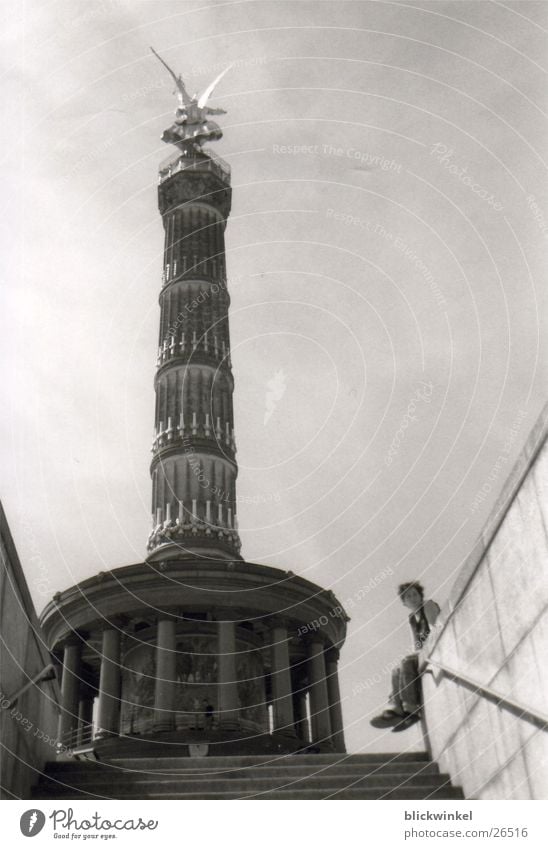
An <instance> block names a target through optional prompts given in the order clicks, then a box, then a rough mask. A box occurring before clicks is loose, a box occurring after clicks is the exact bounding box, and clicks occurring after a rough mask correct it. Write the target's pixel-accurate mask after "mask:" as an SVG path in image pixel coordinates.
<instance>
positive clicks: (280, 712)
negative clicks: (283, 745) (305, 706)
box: [270, 626, 295, 736]
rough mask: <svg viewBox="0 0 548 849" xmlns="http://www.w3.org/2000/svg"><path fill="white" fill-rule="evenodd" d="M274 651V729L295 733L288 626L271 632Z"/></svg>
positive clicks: (278, 627) (279, 627) (272, 674)
mask: <svg viewBox="0 0 548 849" xmlns="http://www.w3.org/2000/svg"><path fill="white" fill-rule="evenodd" d="M270 642H271V651H272V673H271V677H272V706H273V708H274V731H283V732H284V733H285V734H290V735H291V736H294V735H295V729H294V725H293V723H294V719H293V696H292V690H291V669H290V666H289V645H288V636H287V628H284V627H281V626H277V627H275V628H272V631H271V632H270Z"/></svg>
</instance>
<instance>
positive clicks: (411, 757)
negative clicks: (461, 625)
mask: <svg viewBox="0 0 548 849" xmlns="http://www.w3.org/2000/svg"><path fill="white" fill-rule="evenodd" d="M102 760H103V758H101V761H102ZM137 761H138V762H139V764H140V765H142V766H143V768H147V767H149V766H150V767H153V766H155V765H158V764H161V765H162V766H163V765H164V764H168V763H171V764H172V765H173V763H174V761H175V762H178V763H180V764H182V765H184V766H189V767H194V766H195V765H199V766H203V765H204V764H206V763H207V765H208V766H211V767H213V768H215V769H216V768H218V767H223V766H224V767H232V766H233V765H234V763H238V765H239V766H242V767H245V766H262V765H264V766H274V765H276V764H277V765H280V764H302V765H305V764H312V765H317V764H335V763H338V764H341V763H346V764H348V763H352V764H361V765H367V764H379V763H383V764H388V763H408V762H412V763H417V762H420V763H430V758H429V757H428V755H427V754H426V752H403V753H401V752H397V753H396V752H394V753H382V752H372V753H369V754H365V753H364V754H358V755H345V754H316V755H247V756H243V757H236V756H228V755H226V756H219V755H217V756H215V755H212V756H211V757H210V756H207V757H205V758H187V757H181V756H180V755H175V756H173V757H172V756H170V755H169V753H168V752H166V753H165V755H164V754H162V757H158V756H154V757H147V756H146V755H144V754H140V753H135V750H133V753H132V754H131V755H123V756H122V755H118V754H116V755H114V754H112V755H109V756H108V757H107V756H105V758H104V762H105V763H111V764H117V763H124V764H131V763H133V762H137Z"/></svg>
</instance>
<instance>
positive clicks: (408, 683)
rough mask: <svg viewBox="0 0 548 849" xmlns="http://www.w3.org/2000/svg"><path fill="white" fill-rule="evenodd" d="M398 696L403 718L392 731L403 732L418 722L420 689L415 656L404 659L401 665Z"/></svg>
mask: <svg viewBox="0 0 548 849" xmlns="http://www.w3.org/2000/svg"><path fill="white" fill-rule="evenodd" d="M400 681H401V683H400V696H401V701H402V705H403V707H404V710H405V712H406V713H405V716H404V718H403V719H402V720H401V721H400V722H398V723H397V724H396V725H394V727H393V728H392V731H405V730H406V729H407V728H410V727H411V726H412V725H414V724H415V723H416V722H419V720H420V708H421V688H420V676H419V665H418V658H417V655H416V654H412V655H409V656H408V657H404V659H403V660H402V663H401V679H400Z"/></svg>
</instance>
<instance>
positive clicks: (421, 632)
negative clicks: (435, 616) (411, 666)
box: [409, 605, 430, 651]
mask: <svg viewBox="0 0 548 849" xmlns="http://www.w3.org/2000/svg"><path fill="white" fill-rule="evenodd" d="M417 613H418V619H417ZM417 613H411V614H410V615H409V624H410V625H411V631H412V632H413V640H414V643H415V651H420V650H421V649H422V647H423V645H424V643H425V642H426V639H427V637H428V635H429V634H430V625H429V624H428V619H427V618H426V615H425V613H424V609H423V607H422V605H421V606H420V607H419V609H418V611H417Z"/></svg>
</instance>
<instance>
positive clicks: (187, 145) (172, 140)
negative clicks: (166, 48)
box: [150, 47, 232, 153]
mask: <svg viewBox="0 0 548 849" xmlns="http://www.w3.org/2000/svg"><path fill="white" fill-rule="evenodd" d="M150 49H151V50H152V52H153V53H154V55H155V56H156V58H157V59H159V60H160V62H161V63H162V65H163V66H164V68H166V70H167V71H168V72H169V73H170V74H171V76H172V77H173V79H174V80H175V85H176V93H177V97H178V101H179V103H178V106H177V109H176V110H175V122H174V123H173V124H172V125H171V127H169V128H168V129H167V130H165V131H164V133H163V135H162V141H164V142H166V143H167V144H175V145H177V147H179V148H180V149H181V150H182V151H183V152H186V153H189V152H191V151H192V150H199V149H200V148H201V146H202V145H203V144H204V143H205V142H207V141H218V140H219V139H220V138H222V135H223V133H222V130H221V128H220V127H219V125H218V124H217V123H215V121H210V120H209V116H210V115H226V112H225V110H224V109H214V108H212V107H210V106H208V105H207V101H208V100H209V98H210V97H211V95H212V93H213V90H214V89H215V87H216V86H217V84H218V83H219V82H220V81H221V80H222V78H223V77H224V75H225V74H226V72H227V71H229V70H230V68H231V67H232V65H229V66H228V68H225V70H224V71H222V72H221V73H220V74H219V76H218V77H216V78H215V79H214V80H213V82H212V83H210V84H209V85H208V87H207V88H206V89H205V90H204V92H203V93H202V94H201V95H200V96H198V95H197V94H193V95H192V97H190V95H189V94H188V92H187V90H186V87H185V84H184V81H183V78H182V76H181V74H179V76H177V74H175V72H174V71H173V70H172V69H171V68H170V67H169V65H168V64H167V62H164V60H163V59H162V57H161V56H159V55H158V53H156V51H155V50H154V48H153V47H151V48H150ZM174 93H175V92H174Z"/></svg>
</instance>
